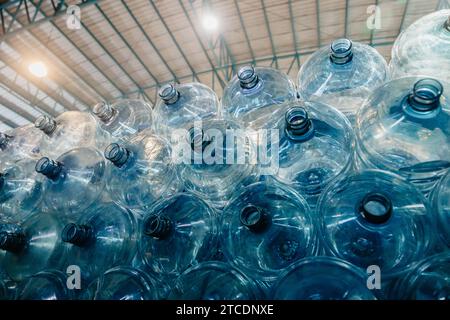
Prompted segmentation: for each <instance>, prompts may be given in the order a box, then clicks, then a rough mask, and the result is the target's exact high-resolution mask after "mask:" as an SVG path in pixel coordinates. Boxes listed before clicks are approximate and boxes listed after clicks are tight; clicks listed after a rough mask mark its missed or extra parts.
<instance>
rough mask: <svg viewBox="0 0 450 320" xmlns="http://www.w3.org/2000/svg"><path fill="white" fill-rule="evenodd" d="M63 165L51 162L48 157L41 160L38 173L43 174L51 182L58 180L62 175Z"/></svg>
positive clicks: (37, 167)
mask: <svg viewBox="0 0 450 320" xmlns="http://www.w3.org/2000/svg"><path fill="white" fill-rule="evenodd" d="M62 168H63V165H62V163H60V162H57V161H53V160H50V159H49V158H47V157H43V158H41V159H40V160H39V161H38V162H37V163H36V167H35V169H36V172H38V173H41V174H43V175H44V176H46V177H47V178H49V179H51V180H54V181H56V180H58V178H59V177H60V175H61V172H62Z"/></svg>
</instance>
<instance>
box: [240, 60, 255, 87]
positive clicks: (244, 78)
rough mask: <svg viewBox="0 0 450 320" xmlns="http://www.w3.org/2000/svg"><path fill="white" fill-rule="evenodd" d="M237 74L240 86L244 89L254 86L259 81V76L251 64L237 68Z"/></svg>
mask: <svg viewBox="0 0 450 320" xmlns="http://www.w3.org/2000/svg"><path fill="white" fill-rule="evenodd" d="M237 76H238V79H239V82H240V85H241V88H244V89H252V88H254V87H256V85H257V84H258V82H259V77H258V75H257V74H256V72H255V68H253V66H245V67H242V68H241V69H239V71H238V75H237Z"/></svg>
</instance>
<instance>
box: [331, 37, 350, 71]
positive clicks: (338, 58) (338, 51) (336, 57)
mask: <svg viewBox="0 0 450 320" xmlns="http://www.w3.org/2000/svg"><path fill="white" fill-rule="evenodd" d="M352 46H353V44H352V42H351V41H350V40H349V39H338V40H335V41H333V43H331V51H330V60H331V62H332V63H334V64H336V65H343V64H346V63H349V62H350V61H352V59H353V52H352Z"/></svg>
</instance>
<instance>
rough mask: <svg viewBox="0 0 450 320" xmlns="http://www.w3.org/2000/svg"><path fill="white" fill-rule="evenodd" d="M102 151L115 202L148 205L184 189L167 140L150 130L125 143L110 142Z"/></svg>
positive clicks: (109, 186)
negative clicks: (106, 161) (106, 162)
mask: <svg viewBox="0 0 450 320" xmlns="http://www.w3.org/2000/svg"><path fill="white" fill-rule="evenodd" d="M104 154H105V158H106V159H107V160H109V163H108V166H107V168H108V170H109V173H108V176H109V177H110V179H109V180H108V183H107V188H108V190H109V192H110V193H111V195H112V196H113V198H114V199H115V200H116V201H118V202H120V203H121V204H122V205H124V206H127V207H128V208H139V207H143V206H149V205H151V204H153V203H154V202H155V201H156V200H158V199H160V198H164V197H168V196H170V195H173V194H175V193H177V192H181V191H183V183H182V181H181V180H180V176H179V167H178V166H176V165H174V164H173V161H172V149H171V147H170V145H169V143H168V142H167V141H166V140H164V139H162V138H160V137H158V136H156V135H154V134H152V133H151V131H150V130H149V129H146V130H143V131H141V132H140V133H138V134H136V135H134V136H132V137H131V138H130V139H129V140H128V141H127V142H124V143H113V144H110V145H109V146H108V147H107V148H106V149H105V152H104Z"/></svg>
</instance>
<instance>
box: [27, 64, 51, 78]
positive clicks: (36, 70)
mask: <svg viewBox="0 0 450 320" xmlns="http://www.w3.org/2000/svg"><path fill="white" fill-rule="evenodd" d="M28 71H30V73H31V74H32V75H34V76H36V77H38V78H43V77H45V76H47V67H46V66H45V64H44V63H43V62H42V61H36V62H33V63H30V64H29V65H28Z"/></svg>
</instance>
